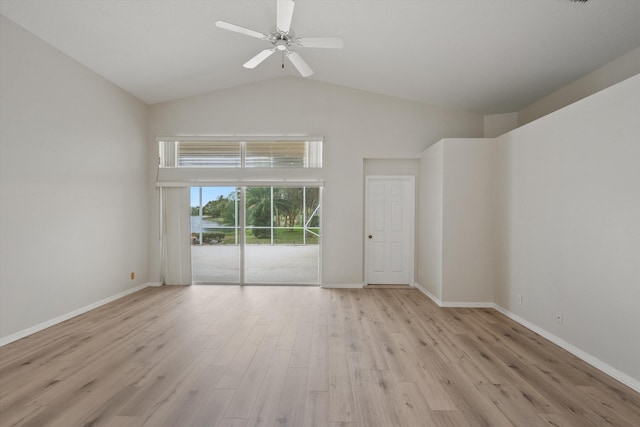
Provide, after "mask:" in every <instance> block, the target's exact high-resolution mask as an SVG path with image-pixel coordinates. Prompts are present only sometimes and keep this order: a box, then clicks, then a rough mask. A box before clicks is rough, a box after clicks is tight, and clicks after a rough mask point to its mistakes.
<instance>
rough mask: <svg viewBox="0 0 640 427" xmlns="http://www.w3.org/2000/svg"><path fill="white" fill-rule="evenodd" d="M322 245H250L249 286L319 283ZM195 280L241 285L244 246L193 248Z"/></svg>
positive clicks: (248, 249)
mask: <svg viewBox="0 0 640 427" xmlns="http://www.w3.org/2000/svg"><path fill="white" fill-rule="evenodd" d="M319 248H320V246H319V245H273V246H271V245H247V246H246V248H245V267H246V268H245V283H247V284H250V283H270V284H273V283H276V284H305V285H308V284H319V263H320V261H319ZM191 265H192V276H193V278H192V280H193V282H194V283H198V282H215V283H238V282H239V280H240V247H239V246H236V245H202V246H200V245H192V246H191Z"/></svg>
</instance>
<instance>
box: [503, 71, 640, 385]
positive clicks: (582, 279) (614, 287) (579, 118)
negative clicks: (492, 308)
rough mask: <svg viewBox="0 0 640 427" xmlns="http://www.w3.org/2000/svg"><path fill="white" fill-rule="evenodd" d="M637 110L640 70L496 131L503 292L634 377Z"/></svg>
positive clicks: (639, 295)
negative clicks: (557, 315) (525, 122)
mask: <svg viewBox="0 0 640 427" xmlns="http://www.w3.org/2000/svg"><path fill="white" fill-rule="evenodd" d="M639 112H640V75H636V76H635V77H632V78H630V79H628V80H625V81H623V82H621V83H618V84H617V85H615V86H612V87H610V88H608V89H605V90H602V91H600V92H598V93H596V94H594V95H591V96H590V97H588V98H585V99H583V100H581V101H579V102H576V103H574V104H572V105H570V106H568V107H566V108H564V109H561V110H559V111H556V112H555V113H552V114H549V115H547V116H545V117H543V118H541V119H539V120H536V121H535V122H532V123H529V124H528V125H526V126H524V127H521V128H519V129H516V130H514V131H512V132H510V133H508V134H506V135H504V136H502V137H500V138H498V139H497V143H498V147H497V149H498V152H497V157H496V159H497V165H498V176H499V177H498V180H497V181H496V182H498V183H500V184H501V185H500V188H499V190H498V192H497V196H498V197H497V199H496V205H497V206H500V209H498V210H497V212H498V217H497V226H498V228H497V231H498V238H497V247H498V251H497V257H498V258H497V259H498V261H499V262H498V264H497V266H498V268H497V271H496V279H497V283H496V302H497V303H498V304H499V305H501V306H503V307H505V308H507V309H508V310H509V311H511V312H513V313H515V314H516V315H518V316H520V317H522V318H523V319H525V320H526V321H529V322H531V323H533V324H534V325H536V326H538V327H540V328H542V329H544V330H547V331H549V332H551V333H552V334H554V335H556V336H557V337H560V338H561V339H563V340H565V341H566V342H568V343H569V344H571V345H573V346H575V347H577V348H578V349H581V350H582V351H584V352H586V353H588V354H590V355H592V356H594V357H596V358H597V359H599V360H601V361H603V362H605V363H606V364H609V365H610V366H613V367H614V368H616V369H618V370H619V371H621V372H623V373H625V374H626V375H629V376H631V377H633V378H635V379H636V380H637V381H640V363H638V361H639V360H640V339H639V334H638V325H640V167H639V165H640V120H638V118H639V117H640V116H639ZM517 295H521V296H522V305H518V304H517V303H516V301H517ZM556 312H562V315H563V323H562V324H558V323H556V322H555V320H554V316H555V313H556ZM639 384H640V383H639Z"/></svg>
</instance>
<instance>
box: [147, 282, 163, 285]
mask: <svg viewBox="0 0 640 427" xmlns="http://www.w3.org/2000/svg"><path fill="white" fill-rule="evenodd" d="M147 286H162V282H149V283H147Z"/></svg>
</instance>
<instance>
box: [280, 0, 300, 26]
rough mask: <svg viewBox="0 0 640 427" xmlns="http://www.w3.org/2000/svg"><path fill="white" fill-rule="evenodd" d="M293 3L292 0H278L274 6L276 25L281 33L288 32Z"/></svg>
mask: <svg viewBox="0 0 640 427" xmlns="http://www.w3.org/2000/svg"><path fill="white" fill-rule="evenodd" d="M294 6H295V3H294V2H293V0H278V3H277V4H276V7H277V9H278V12H277V13H278V16H277V20H276V26H277V27H278V29H279V30H280V31H282V32H283V33H288V32H289V30H290V29H291V20H292V19H293V8H294Z"/></svg>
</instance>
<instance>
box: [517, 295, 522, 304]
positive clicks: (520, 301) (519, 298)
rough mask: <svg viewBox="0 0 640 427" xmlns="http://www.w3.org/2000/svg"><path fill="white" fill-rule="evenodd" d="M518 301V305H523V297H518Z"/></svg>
mask: <svg viewBox="0 0 640 427" xmlns="http://www.w3.org/2000/svg"><path fill="white" fill-rule="evenodd" d="M517 300H518V305H520V304H522V295H518V297H517Z"/></svg>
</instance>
